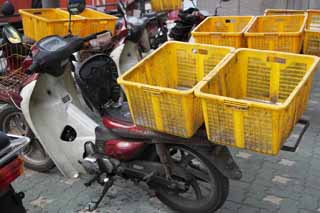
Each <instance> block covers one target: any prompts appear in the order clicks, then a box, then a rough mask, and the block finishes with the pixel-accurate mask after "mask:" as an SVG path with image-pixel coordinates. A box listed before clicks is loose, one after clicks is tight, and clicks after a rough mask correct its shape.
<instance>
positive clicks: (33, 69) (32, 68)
mask: <svg viewBox="0 0 320 213" xmlns="http://www.w3.org/2000/svg"><path fill="white" fill-rule="evenodd" d="M38 68H39V64H38V63H37V62H33V63H32V64H31V66H30V67H29V68H28V69H27V70H26V71H25V72H26V73H27V74H28V75H31V74H33V73H35V72H36V70H37V69H38Z"/></svg>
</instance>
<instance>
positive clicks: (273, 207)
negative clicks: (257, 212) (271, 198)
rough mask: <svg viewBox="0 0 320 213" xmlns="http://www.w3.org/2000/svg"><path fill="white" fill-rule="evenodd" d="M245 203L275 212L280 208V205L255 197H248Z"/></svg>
mask: <svg viewBox="0 0 320 213" xmlns="http://www.w3.org/2000/svg"><path fill="white" fill-rule="evenodd" d="M243 203H244V204H248V205H250V206H253V207H256V208H261V209H268V210H270V211H275V210H277V209H278V208H279V207H280V206H279V205H275V204H273V203H270V202H268V201H263V200H259V199H257V198H256V197H254V196H247V197H246V198H245V200H244V202H243Z"/></svg>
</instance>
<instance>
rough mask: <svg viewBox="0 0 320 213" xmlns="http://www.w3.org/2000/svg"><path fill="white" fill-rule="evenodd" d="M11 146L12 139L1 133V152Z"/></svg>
mask: <svg viewBox="0 0 320 213" xmlns="http://www.w3.org/2000/svg"><path fill="white" fill-rule="evenodd" d="M9 144H10V138H9V137H8V136H7V135H6V134H5V133H3V132H0V150H2V149H4V148H6V147H7V146H9Z"/></svg>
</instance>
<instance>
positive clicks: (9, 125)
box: [0, 105, 54, 172]
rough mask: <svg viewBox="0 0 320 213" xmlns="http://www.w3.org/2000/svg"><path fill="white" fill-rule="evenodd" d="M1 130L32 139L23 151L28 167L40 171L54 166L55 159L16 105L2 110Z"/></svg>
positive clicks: (45, 170)
mask: <svg viewBox="0 0 320 213" xmlns="http://www.w3.org/2000/svg"><path fill="white" fill-rule="evenodd" d="M0 131H3V132H5V133H10V134H15V135H21V136H27V137H29V138H30V139H31V142H30V144H29V145H28V146H27V147H26V148H25V149H24V150H23V151H22V153H21V157H22V158H23V160H24V162H25V166H26V167H27V168H30V169H32V170H35V171H38V172H47V171H49V170H50V169H52V168H53V167H54V163H53V161H52V160H51V159H50V157H49V155H48V154H47V153H46V151H45V150H44V148H43V147H42V145H41V144H40V142H39V140H38V139H37V138H36V137H35V136H34V134H33V133H32V131H31V129H30V128H29V126H28V124H27V122H26V120H25V119H24V116H23V114H22V112H21V111H20V110H18V109H17V108H15V107H14V106H12V105H7V106H6V107H5V108H4V109H3V110H1V112H0Z"/></svg>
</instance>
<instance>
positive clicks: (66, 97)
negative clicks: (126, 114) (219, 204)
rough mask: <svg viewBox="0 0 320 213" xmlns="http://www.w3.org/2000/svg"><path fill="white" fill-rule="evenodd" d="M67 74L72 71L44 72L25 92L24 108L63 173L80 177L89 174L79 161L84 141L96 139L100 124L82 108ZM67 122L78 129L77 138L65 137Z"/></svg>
mask: <svg viewBox="0 0 320 213" xmlns="http://www.w3.org/2000/svg"><path fill="white" fill-rule="evenodd" d="M67 75H70V72H65V74H64V75H62V76H60V77H58V78H56V77H53V76H51V75H48V74H42V75H41V76H40V77H39V79H38V80H37V81H33V82H31V83H29V84H28V85H26V86H25V87H24V88H23V90H22V92H21V96H22V97H23V101H22V103H21V109H22V112H23V114H24V115H25V118H26V120H27V122H28V124H29V126H30V127H31V129H32V130H33V132H34V134H35V135H36V136H37V138H38V139H39V140H40V142H41V144H42V145H43V147H44V148H45V150H46V152H47V153H48V154H49V156H50V158H51V159H52V160H53V161H54V163H55V164H56V166H57V167H58V169H59V170H60V172H61V173H62V174H63V175H64V176H66V177H69V178H77V177H78V176H79V174H80V173H85V170H84V169H83V167H82V166H81V165H80V164H79V163H78V161H79V160H81V159H82V156H83V153H84V144H85V143H86V142H88V141H91V142H93V143H94V142H95V128H96V127H97V126H98V124H97V123H96V122H95V121H93V120H92V119H91V118H90V117H88V116H87V115H86V113H84V112H82V111H81V110H80V108H79V107H78V104H79V103H80V102H79V100H78V98H77V94H75V91H76V89H75V88H74V84H73V83H71V82H70V80H71V76H67ZM67 88H68V89H67ZM67 125H68V126H70V127H72V128H73V129H74V130H75V131H76V138H75V139H74V140H73V141H64V140H62V139H61V134H62V132H63V130H64V128H65V127H66V126H67Z"/></svg>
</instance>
